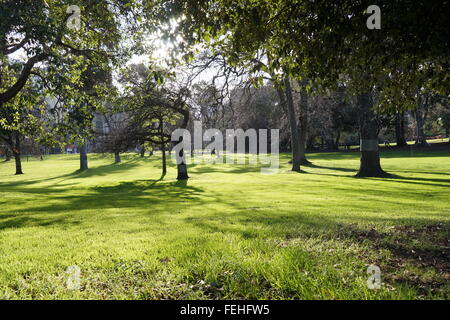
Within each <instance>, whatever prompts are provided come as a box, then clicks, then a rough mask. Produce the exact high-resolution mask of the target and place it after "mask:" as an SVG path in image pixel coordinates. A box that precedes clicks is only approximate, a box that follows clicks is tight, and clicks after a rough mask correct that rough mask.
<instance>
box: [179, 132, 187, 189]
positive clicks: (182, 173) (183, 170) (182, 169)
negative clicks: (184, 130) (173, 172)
mask: <svg viewBox="0 0 450 320" xmlns="http://www.w3.org/2000/svg"><path fill="white" fill-rule="evenodd" d="M182 141H183V137H181V138H180V140H179V143H181V142H182ZM187 179H189V176H188V172H187V165H186V158H185V155H184V148H183V149H181V150H180V152H178V154H177V180H187Z"/></svg>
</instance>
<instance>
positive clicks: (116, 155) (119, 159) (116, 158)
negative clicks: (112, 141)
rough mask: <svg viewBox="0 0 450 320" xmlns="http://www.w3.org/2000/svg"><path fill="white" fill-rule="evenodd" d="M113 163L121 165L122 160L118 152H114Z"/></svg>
mask: <svg viewBox="0 0 450 320" xmlns="http://www.w3.org/2000/svg"><path fill="white" fill-rule="evenodd" d="M114 162H115V163H121V162H122V159H121V158H120V153H119V152H114Z"/></svg>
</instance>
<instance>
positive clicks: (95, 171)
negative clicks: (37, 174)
mask: <svg viewBox="0 0 450 320" xmlns="http://www.w3.org/2000/svg"><path fill="white" fill-rule="evenodd" d="M138 165H139V162H138V160H136V159H134V160H130V161H127V162H124V163H120V164H114V163H113V164H106V165H102V166H97V167H93V168H91V169H88V170H86V171H80V170H76V171H74V172H71V173H67V174H64V175H60V176H56V177H50V178H43V179H36V180H20V181H14V182H0V188H7V189H10V188H14V187H20V186H30V185H34V184H38V183H44V182H51V181H55V180H61V181H60V182H62V181H65V180H67V179H80V178H89V177H96V176H106V175H108V174H114V173H121V172H125V171H128V170H132V169H133V168H135V167H137V166H138ZM60 182H57V183H58V184H60ZM60 186H68V185H65V184H62V185H61V184H60Z"/></svg>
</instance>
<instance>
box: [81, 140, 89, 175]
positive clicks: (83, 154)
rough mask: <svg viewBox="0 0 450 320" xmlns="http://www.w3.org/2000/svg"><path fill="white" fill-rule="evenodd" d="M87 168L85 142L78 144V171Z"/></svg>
mask: <svg viewBox="0 0 450 320" xmlns="http://www.w3.org/2000/svg"><path fill="white" fill-rule="evenodd" d="M87 169H88V157H87V150H86V142H83V144H82V145H81V146H80V171H85V170H87Z"/></svg>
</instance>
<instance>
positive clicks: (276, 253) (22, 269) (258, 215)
mask: <svg viewBox="0 0 450 320" xmlns="http://www.w3.org/2000/svg"><path fill="white" fill-rule="evenodd" d="M449 156H450V152H442V151H441V152H429V153H426V154H425V153H414V154H413V156H411V154H410V152H404V153H402V152H385V153H383V154H382V158H383V159H382V165H383V168H384V169H385V170H386V171H388V172H390V173H392V174H394V175H395V176H393V177H392V178H386V179H377V178H370V179H359V178H354V177H353V175H354V174H355V173H356V172H355V171H356V170H357V168H358V165H359V158H358V157H359V154H358V153H356V152H348V153H344V152H343V153H324V154H311V155H309V158H310V160H311V161H312V162H313V163H314V166H313V167H304V170H305V171H306V172H307V173H305V174H298V173H293V172H290V171H289V165H288V163H287V162H288V156H287V155H283V158H282V161H281V162H282V163H281V165H282V167H281V172H280V174H277V175H261V174H260V171H259V168H258V167H256V166H243V165H234V166H232V165H216V166H214V165H196V166H190V168H189V170H190V172H189V173H190V176H191V179H190V180H189V181H188V182H187V183H181V182H177V181H176V180H175V179H174V177H175V176H176V172H175V169H174V168H173V167H171V168H170V169H169V172H168V175H167V176H166V178H165V179H164V180H159V177H160V170H161V167H160V159H159V157H158V156H157V155H155V156H152V157H151V158H145V159H140V158H138V157H137V156H134V155H128V156H126V157H125V158H124V159H123V163H121V164H112V162H113V158H112V156H108V157H106V156H100V155H90V156H89V158H90V169H89V170H88V171H87V172H84V173H77V172H76V170H77V168H78V158H77V156H76V155H74V156H49V157H47V158H46V159H45V160H44V161H38V160H34V159H33V160H32V159H30V161H29V162H27V161H26V159H24V163H23V166H24V172H25V175H22V176H15V175H13V173H14V163H13V161H11V162H10V163H4V162H2V163H0V298H1V299H66V298H67V299H208V298H209V299H386V298H387V299H392V298H394V299H397V298H402V299H417V298H423V299H430V298H441V299H442V298H447V299H448V298H450V249H449V247H450V242H449V239H450V201H449V200H450V189H449V187H450V157H449ZM370 264H376V265H378V266H379V267H380V268H381V277H382V281H383V285H382V288H381V289H380V290H371V289H368V288H367V285H366V280H367V278H368V277H369V275H368V274H367V273H366V271H367V267H368V265H370ZM73 265H76V266H78V267H79V268H80V269H81V289H80V290H69V289H67V287H66V281H67V278H68V274H67V272H66V269H67V268H68V267H69V266H73Z"/></svg>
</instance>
